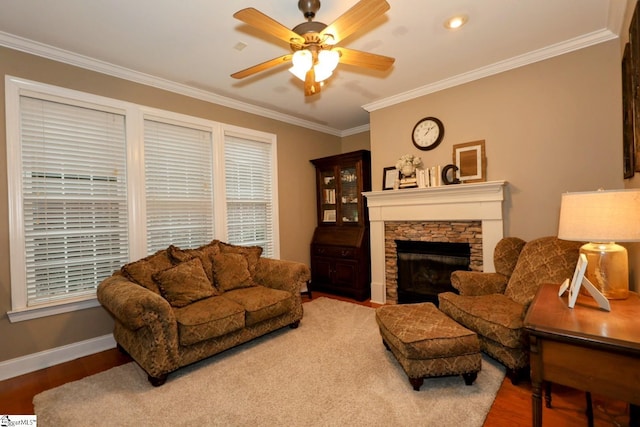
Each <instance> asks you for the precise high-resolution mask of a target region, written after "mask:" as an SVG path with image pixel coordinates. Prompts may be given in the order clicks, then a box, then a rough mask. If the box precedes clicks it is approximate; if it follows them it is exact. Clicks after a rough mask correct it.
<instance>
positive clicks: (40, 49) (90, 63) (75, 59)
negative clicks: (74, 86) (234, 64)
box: [0, 31, 344, 136]
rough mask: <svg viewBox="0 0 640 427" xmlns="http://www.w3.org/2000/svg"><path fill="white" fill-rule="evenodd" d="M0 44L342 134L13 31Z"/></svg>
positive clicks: (186, 94)
mask: <svg viewBox="0 0 640 427" xmlns="http://www.w3.org/2000/svg"><path fill="white" fill-rule="evenodd" d="M0 46H4V47H8V48H10V49H14V50H18V51H21V52H25V53H29V54H32V55H36V56H40V57H43V58H46V59H51V60H54V61H57V62H62V63H64V64H69V65H73V66H76V67H79V68H84V69H86V70H90V71H95V72H98V73H101V74H106V75H109V76H112V77H117V78H121V79H124V80H128V81H131V82H134V83H140V84H143V85H146V86H151V87H155V88H157V89H162V90H167V91H169V92H173V93H177V94H179V95H185V96H188V97H191V98H195V99H199V100H202V101H206V102H211V103H212V104H217V105H221V106H223V107H228V108H232V109H234V110H239V111H242V112H245V113H249V114H255V115H257V116H262V117H266V118H269V119H273V120H278V121H280V122H284V123H288V124H291V125H295V126H300V127H304V128H307V129H311V130H315V131H318V132H323V133H327V134H330V135H334V136H341V134H342V132H344V131H340V130H339V129H335V128H332V127H329V126H325V125H321V124H318V123H315V122H312V121H309V120H304V119H300V118H298V117H294V116H291V115H288V114H284V113H279V112H277V111H273V110H270V109H268V108H264V107H259V106H256V105H252V104H249V103H246V102H242V101H237V100H235V99H232V98H228V97H225V96H221V95H218V94H215V93H213V92H208V91H205V90H202V89H197V88H194V87H191V86H187V85H184V84H181V83H176V82H172V81H170V80H166V79H162V78H160V77H156V76H152V75H150V74H145V73H141V72H138V71H133V70H130V69H128V68H124V67H119V66H117V65H113V64H110V63H108V62H104V61H100V60H98V59H95V58H91V57H88V56H84V55H79V54H77V53H73V52H69V51H67V50H64V49H59V48H56V47H53V46H49V45H46V44H44V43H39V42H35V41H33V40H29V39H25V38H22V37H17V36H15V35H13V34H9V33H5V32H2V31H0Z"/></svg>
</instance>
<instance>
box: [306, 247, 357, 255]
mask: <svg viewBox="0 0 640 427" xmlns="http://www.w3.org/2000/svg"><path fill="white" fill-rule="evenodd" d="M313 254H314V255H319V256H328V257H345V258H353V257H355V256H356V248H344V247H342V248H341V247H336V246H315V247H314V248H313Z"/></svg>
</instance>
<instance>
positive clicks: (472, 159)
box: [453, 140, 487, 183]
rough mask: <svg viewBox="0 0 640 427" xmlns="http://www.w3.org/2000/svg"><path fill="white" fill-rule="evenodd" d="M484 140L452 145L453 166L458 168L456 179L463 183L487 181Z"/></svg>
mask: <svg viewBox="0 0 640 427" xmlns="http://www.w3.org/2000/svg"><path fill="white" fill-rule="evenodd" d="M484 145H485V144H484V140H481V141H472V142H465V143H463V144H454V145H453V164H454V165H456V166H457V167H458V171H457V172H456V177H457V178H458V179H459V180H460V181H462V182H463V183H464V182H485V181H486V180H487V158H486V153H485V146H484Z"/></svg>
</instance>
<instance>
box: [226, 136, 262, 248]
mask: <svg viewBox="0 0 640 427" xmlns="http://www.w3.org/2000/svg"><path fill="white" fill-rule="evenodd" d="M224 158H225V189H226V202H227V239H228V240H229V242H230V243H233V244H237V245H244V246H251V245H257V246H261V247H262V248H263V255H264V256H266V257H273V256H274V224H273V222H274V211H273V210H274V202H273V196H274V190H273V180H274V167H273V164H274V159H273V144H271V143H265V142H261V141H253V140H250V139H245V138H239V137H236V136H230V135H225V143H224Z"/></svg>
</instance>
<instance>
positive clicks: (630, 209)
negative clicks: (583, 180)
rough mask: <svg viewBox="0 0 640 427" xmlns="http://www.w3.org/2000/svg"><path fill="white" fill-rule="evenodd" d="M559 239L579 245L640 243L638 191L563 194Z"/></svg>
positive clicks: (639, 194)
mask: <svg viewBox="0 0 640 427" xmlns="http://www.w3.org/2000/svg"><path fill="white" fill-rule="evenodd" d="M558 238H560V239H563V240H573V241H580V242H634V241H640V190H636V189H633V190H606V191H605V190H600V191H585V192H576V193H564V194H563V195H562V202H561V205H560V223H559V227H558Z"/></svg>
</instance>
